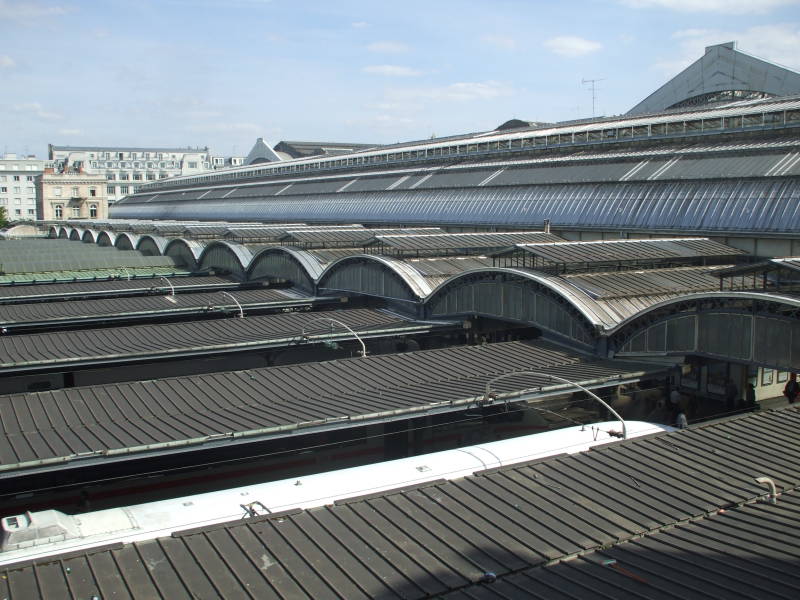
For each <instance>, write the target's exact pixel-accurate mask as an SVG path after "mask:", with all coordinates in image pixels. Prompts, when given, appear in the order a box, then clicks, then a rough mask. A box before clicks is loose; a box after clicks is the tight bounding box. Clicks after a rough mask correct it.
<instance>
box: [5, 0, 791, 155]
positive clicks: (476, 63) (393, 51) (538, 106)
mask: <svg viewBox="0 0 800 600" xmlns="http://www.w3.org/2000/svg"><path fill="white" fill-rule="evenodd" d="M731 40H737V41H738V43H739V46H738V47H739V49H740V50H742V51H744V52H747V53H749V54H753V55H755V56H758V57H760V58H765V59H767V60H770V61H772V62H776V63H778V64H781V65H783V66H786V67H789V68H793V69H796V70H800V0H562V1H560V2H559V1H555V0H403V1H388V0H128V1H123V0H63V1H62V0H56V1H44V0H29V1H23V0H0V153H4V152H14V153H17V154H35V155H37V156H38V157H40V158H46V155H47V144H48V143H52V144H56V145H74V146H148V147H185V146H201V147H205V146H208V147H209V148H210V149H211V150H212V151H213V152H214V153H215V154H218V155H225V156H231V155H246V154H247V153H248V151H249V150H250V148H251V147H252V146H253V144H254V143H255V140H256V138H258V137H263V138H264V139H265V141H267V143H269V144H270V145H274V144H275V143H277V142H278V141H280V140H307V141H327V142H359V143H370V144H371V143H374V144H383V143H395V142H400V141H408V140H416V139H425V138H430V137H431V136H445V135H453V134H459V133H467V132H473V131H485V130H490V129H494V128H495V127H497V126H498V125H500V124H501V123H503V122H505V121H507V120H508V119H512V118H518V119H524V120H529V121H547V122H554V121H563V120H570V119H577V118H585V117H591V116H593V107H592V92H591V86H592V84H591V83H584V81H585V80H597V81H596V82H595V84H594V86H595V96H596V103H595V107H594V114H595V115H613V114H620V113H623V112H625V111H627V110H628V109H630V108H631V107H632V106H634V105H635V104H636V103H638V102H639V101H640V100H641V99H643V98H645V97H646V96H647V95H648V94H650V93H651V92H652V91H654V90H655V89H657V88H658V87H659V86H660V85H662V84H663V83H664V82H666V81H667V80H668V79H669V78H671V77H672V76H674V75H675V74H677V73H678V72H680V70H681V69H683V68H684V67H686V66H688V65H689V64H691V63H692V62H693V61H694V60H696V59H697V58H699V57H700V56H701V55H702V54H703V49H704V48H705V46H708V45H712V44H718V43H723V42H728V41H731Z"/></svg>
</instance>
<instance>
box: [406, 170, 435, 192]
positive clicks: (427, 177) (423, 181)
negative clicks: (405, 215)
mask: <svg viewBox="0 0 800 600" xmlns="http://www.w3.org/2000/svg"><path fill="white" fill-rule="evenodd" d="M433 175H434V174H433V173H428V174H427V175H425V177H423V178H422V179H420V180H419V181H415V182H414V183H412V184H411V185H410V186H408V189H410V190H415V189H417V186H418V185H422V184H423V183H425V182H426V181H428V179H430V178H431V177H433Z"/></svg>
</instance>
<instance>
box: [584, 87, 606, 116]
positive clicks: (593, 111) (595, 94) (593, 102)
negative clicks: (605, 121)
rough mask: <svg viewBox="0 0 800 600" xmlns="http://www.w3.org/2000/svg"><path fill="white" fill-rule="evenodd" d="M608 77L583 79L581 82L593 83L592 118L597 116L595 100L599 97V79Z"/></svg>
mask: <svg viewBox="0 0 800 600" xmlns="http://www.w3.org/2000/svg"><path fill="white" fill-rule="evenodd" d="M605 80H606V78H605V77H602V78H600V79H581V84H582V85H586V84H587V83H590V84H591V90H592V118H593V119H594V117H595V100H596V99H597V82H598V81H605Z"/></svg>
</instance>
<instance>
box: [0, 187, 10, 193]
mask: <svg viewBox="0 0 800 600" xmlns="http://www.w3.org/2000/svg"><path fill="white" fill-rule="evenodd" d="M7 191H8V188H7V187H0V193H5V192H7Z"/></svg>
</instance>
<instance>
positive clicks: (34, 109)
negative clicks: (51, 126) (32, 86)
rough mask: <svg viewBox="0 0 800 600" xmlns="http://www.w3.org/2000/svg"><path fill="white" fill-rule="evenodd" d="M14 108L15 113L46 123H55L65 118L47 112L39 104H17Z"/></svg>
mask: <svg viewBox="0 0 800 600" xmlns="http://www.w3.org/2000/svg"><path fill="white" fill-rule="evenodd" d="M12 108H13V109H14V111H15V112H18V113H23V114H29V115H33V116H34V117H37V118H39V119H44V120H46V121H55V120H58V119H63V118H64V116H63V115H60V114H58V113H54V112H50V111H47V110H45V109H44V107H43V106H42V105H41V104H39V103H38V102H28V103H26V104H15V105H14V106H13V107H12Z"/></svg>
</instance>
